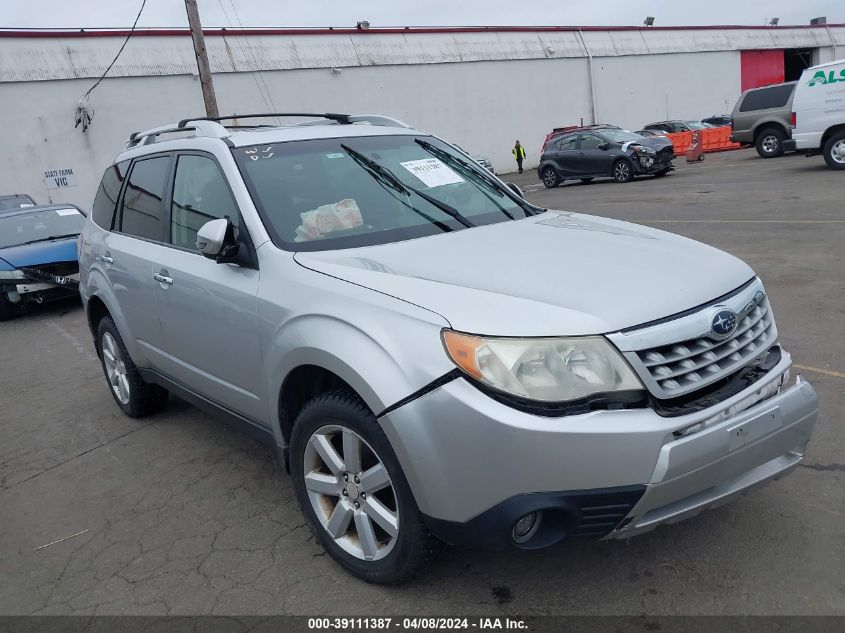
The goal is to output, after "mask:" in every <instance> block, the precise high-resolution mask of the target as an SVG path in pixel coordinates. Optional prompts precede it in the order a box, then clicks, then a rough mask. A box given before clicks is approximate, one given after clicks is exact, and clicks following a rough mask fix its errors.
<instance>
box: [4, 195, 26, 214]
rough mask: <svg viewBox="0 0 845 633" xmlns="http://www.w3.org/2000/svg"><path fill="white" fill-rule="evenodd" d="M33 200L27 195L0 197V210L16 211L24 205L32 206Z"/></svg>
mask: <svg viewBox="0 0 845 633" xmlns="http://www.w3.org/2000/svg"><path fill="white" fill-rule="evenodd" d="M34 206H35V202H33V200H32V198H30V197H29V196H9V197H8V198H0V212H1V211H16V210H17V209H23V208H25V207H34Z"/></svg>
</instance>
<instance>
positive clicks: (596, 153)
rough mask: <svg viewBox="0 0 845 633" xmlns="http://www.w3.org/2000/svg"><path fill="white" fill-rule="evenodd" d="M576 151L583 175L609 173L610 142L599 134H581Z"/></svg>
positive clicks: (603, 174)
mask: <svg viewBox="0 0 845 633" xmlns="http://www.w3.org/2000/svg"><path fill="white" fill-rule="evenodd" d="M602 148H604V149H602ZM578 153H579V156H580V166H581V169H582V170H583V171H582V172H581V173H582V174H583V175H587V176H606V175H607V174H609V173H610V163H611V162H612V160H611V152H610V144H609V143H608V142H607V141H606V140H605V139H603V138H602V137H601V136H598V135H597V134H582V135H581V139H580V144H579V147H578Z"/></svg>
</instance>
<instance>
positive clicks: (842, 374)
mask: <svg viewBox="0 0 845 633" xmlns="http://www.w3.org/2000/svg"><path fill="white" fill-rule="evenodd" d="M793 367H795V369H800V370H802V371H814V372H816V373H817V374H824V375H825V376H835V377H836V378H845V372H842V371H834V370H832V369H822V368H821V367H810V366H809V365H793Z"/></svg>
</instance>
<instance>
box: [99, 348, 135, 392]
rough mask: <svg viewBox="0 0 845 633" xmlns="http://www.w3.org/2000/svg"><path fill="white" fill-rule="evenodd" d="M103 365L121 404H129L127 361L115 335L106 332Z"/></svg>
mask: <svg viewBox="0 0 845 633" xmlns="http://www.w3.org/2000/svg"><path fill="white" fill-rule="evenodd" d="M102 348H103V349H102V351H103V365H104V366H105V368H106V378H107V379H108V381H109V385H110V386H111V389H112V391H113V392H114V395H115V397H116V398H117V401H118V402H120V404H124V405H126V404H129V396H130V388H129V377H128V376H127V375H126V363H125V362H124V361H123V356H122V355H121V353H120V348H119V347H118V346H117V341H115V340H114V337H113V336H112V335H111V334H110V333H108V332H106V333H105V334H103V341H102Z"/></svg>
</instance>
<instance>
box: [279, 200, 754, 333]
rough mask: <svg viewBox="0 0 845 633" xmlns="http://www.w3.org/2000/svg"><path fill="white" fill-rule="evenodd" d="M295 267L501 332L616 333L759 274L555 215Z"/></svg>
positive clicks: (320, 257) (656, 238)
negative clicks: (305, 268)
mask: <svg viewBox="0 0 845 633" xmlns="http://www.w3.org/2000/svg"><path fill="white" fill-rule="evenodd" d="M295 258H296V261H297V262H299V263H300V264H301V265H302V266H305V267H307V268H310V269H312V270H315V271H318V272H322V273H325V274H327V275H331V276H333V277H337V278H340V279H344V280H346V281H349V282H352V283H355V284H358V285H361V286H364V287H367V288H371V289H373V290H376V291H379V292H382V293H385V294H388V295H391V296H394V297H397V298H399V299H403V300H405V301H408V302H410V303H413V304H416V305H419V306H421V307H423V308H426V309H428V310H431V311H433V312H436V313H438V314H440V315H441V316H442V317H443V318H445V319H446V320H447V321H448V322H449V323H450V324H451V325H452V327H453V328H455V329H457V330H461V331H464V332H473V333H478V334H487V335H498V336H551V335H585V334H602V333H607V332H615V331H617V330H621V329H623V328H626V327H631V326H635V325H639V324H641V323H646V322H648V321H653V320H655V319H660V318H663V317H666V316H670V315H673V314H677V313H678V312H682V311H684V310H688V309H690V308H693V307H696V306H699V305H701V304H703V303H706V302H708V301H712V300H713V299H715V298H716V297H719V296H721V295H723V294H726V293H728V292H730V291H731V290H733V289H735V288H738V287H739V286H741V285H742V284H743V283H745V282H747V281H748V280H749V279H751V278H752V277H753V275H754V273H753V271H752V270H751V269H750V268H749V267H748V266H747V265H746V264H745V263H743V262H742V261H740V260H739V259H737V258H735V257H733V256H731V255H728V254H727V253H724V252H722V251H719V250H717V249H715V248H712V247H710V246H706V245H704V244H701V243H699V242H695V241H693V240H689V239H687V238H684V237H680V236H677V235H672V234H670V233H665V232H663V231H658V230H656V229H651V228H647V227H643V226H638V225H634V224H628V223H626V222H619V221H616V220H609V219H606V218H599V217H593V216H587V215H581V214H564V213H559V212H551V211H550V212H547V213H542V214H540V215H538V216H534V217H531V218H527V219H524V220H518V221H513V222H501V223H499V224H493V225H488V226H483V227H478V228H474V229H468V230H461V231H455V232H452V233H447V234H440V235H435V236H431V237H425V238H419V239H415V240H409V241H405V242H397V243H393V244H384V245H380V246H370V247H362V248H356V249H349V250H341V251H320V252H301V253H297V254H296V256H295Z"/></svg>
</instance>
